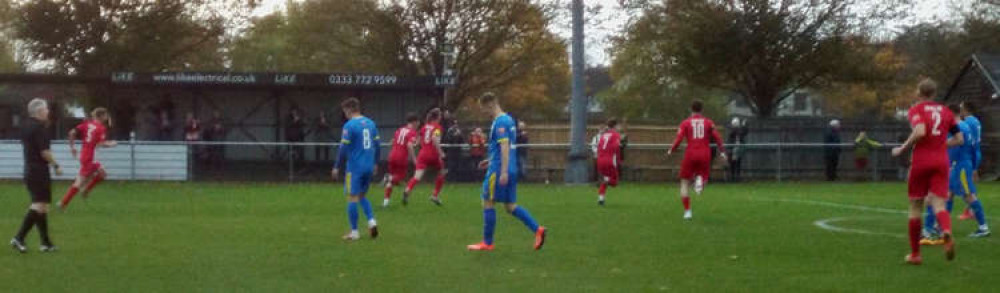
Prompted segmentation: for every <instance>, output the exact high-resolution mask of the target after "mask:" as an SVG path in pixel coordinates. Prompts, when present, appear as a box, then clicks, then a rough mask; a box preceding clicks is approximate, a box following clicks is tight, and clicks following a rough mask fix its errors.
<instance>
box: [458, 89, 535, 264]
mask: <svg viewBox="0 0 1000 293" xmlns="http://www.w3.org/2000/svg"><path fill="white" fill-rule="evenodd" d="M479 105H480V107H482V108H483V109H484V110H486V111H488V112H489V113H490V115H492V116H493V126H491V128H490V138H489V140H488V148H489V158H488V159H486V160H483V161H482V162H480V163H479V167H480V168H485V169H486V170H487V172H486V180H484V181H483V194H482V199H483V220H484V223H483V241H482V242H479V243H476V244H472V245H469V246H467V248H468V249H469V250H493V232H494V230H495V228H496V221H497V214H496V210H495V209H493V206H494V204H495V203H497V202H501V203H504V207H505V208H506V209H507V212H508V213H510V214H511V215H513V216H514V217H516V218H518V219H519V220H521V222H522V223H524V225H525V226H527V227H528V229H531V231H532V232H534V233H535V246H534V247H535V250H539V249H542V245H544V244H545V233H546V232H545V227H543V226H539V225H538V222H535V219H534V218H532V217H531V214H529V213H528V210H526V209H524V208H523V207H520V206H518V205H517V174H518V173H517V146H516V145H514V142H515V141H517V126H515V124H514V119H513V118H511V117H510V115H507V113H504V112H503V109H502V108H500V102H499V101H497V97H496V96H495V95H493V93H486V94H483V96H482V97H480V98H479Z"/></svg>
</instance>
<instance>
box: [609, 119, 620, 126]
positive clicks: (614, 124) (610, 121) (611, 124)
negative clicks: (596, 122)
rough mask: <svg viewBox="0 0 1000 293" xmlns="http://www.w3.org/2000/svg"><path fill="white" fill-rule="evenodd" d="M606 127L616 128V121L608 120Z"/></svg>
mask: <svg viewBox="0 0 1000 293" xmlns="http://www.w3.org/2000/svg"><path fill="white" fill-rule="evenodd" d="M607 125H608V128H615V126H618V119H615V118H611V119H608V122H607Z"/></svg>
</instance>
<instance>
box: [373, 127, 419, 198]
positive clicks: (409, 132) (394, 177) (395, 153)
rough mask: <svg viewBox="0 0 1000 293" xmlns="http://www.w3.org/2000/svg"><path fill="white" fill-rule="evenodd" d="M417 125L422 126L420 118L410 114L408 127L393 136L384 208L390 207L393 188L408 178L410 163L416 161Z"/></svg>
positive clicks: (400, 129) (398, 130)
mask: <svg viewBox="0 0 1000 293" xmlns="http://www.w3.org/2000/svg"><path fill="white" fill-rule="evenodd" d="M417 125H420V118H419V117H417V115H416V114H409V115H407V116H406V125H403V126H402V127H400V128H399V129H396V134H395V135H393V139H392V152H390V153H389V174H388V176H389V178H388V179H387V180H386V183H385V199H383V200H382V207H388V206H389V198H390V197H391V196H392V187H393V186H395V185H398V184H399V182H400V181H403V179H405V178H406V169H407V168H409V165H410V161H416V155H415V153H416V150H414V148H415V147H416V146H417Z"/></svg>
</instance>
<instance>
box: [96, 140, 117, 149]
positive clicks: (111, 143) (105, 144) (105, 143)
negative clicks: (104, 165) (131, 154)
mask: <svg viewBox="0 0 1000 293" xmlns="http://www.w3.org/2000/svg"><path fill="white" fill-rule="evenodd" d="M100 145H101V147H102V148H113V147H116V146H118V141H116V140H105V141H103V142H101V144H100Z"/></svg>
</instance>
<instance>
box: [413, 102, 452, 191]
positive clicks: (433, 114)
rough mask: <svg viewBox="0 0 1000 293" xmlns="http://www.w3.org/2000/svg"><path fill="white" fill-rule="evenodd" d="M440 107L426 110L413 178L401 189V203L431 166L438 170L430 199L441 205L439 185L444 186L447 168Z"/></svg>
mask: <svg viewBox="0 0 1000 293" xmlns="http://www.w3.org/2000/svg"><path fill="white" fill-rule="evenodd" d="M440 121H441V109H438V108H434V109H431V110H430V111H429V112H427V120H426V123H424V127H422V128H420V133H418V135H419V136H420V154H418V155H417V170H416V171H414V172H413V178H411V179H410V182H409V183H408V184H406V190H405V191H403V205H406V203H407V201H408V200H409V198H410V192H411V191H413V187H414V186H417V182H420V179H421V178H423V177H424V170H427V168H432V169H436V170H438V175H437V180H435V181H434V193H433V194H432V195H431V198H430V199H431V201H432V202H434V204H437V205H439V206H440V205H441V198H440V197H438V194H440V193H441V187H443V186H444V176H445V175H447V174H448V169H447V168H446V167H445V165H444V157H445V155H444V150H442V149H441V124H439V123H440Z"/></svg>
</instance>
